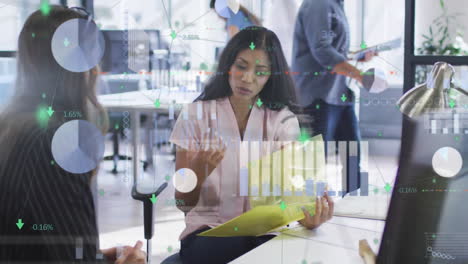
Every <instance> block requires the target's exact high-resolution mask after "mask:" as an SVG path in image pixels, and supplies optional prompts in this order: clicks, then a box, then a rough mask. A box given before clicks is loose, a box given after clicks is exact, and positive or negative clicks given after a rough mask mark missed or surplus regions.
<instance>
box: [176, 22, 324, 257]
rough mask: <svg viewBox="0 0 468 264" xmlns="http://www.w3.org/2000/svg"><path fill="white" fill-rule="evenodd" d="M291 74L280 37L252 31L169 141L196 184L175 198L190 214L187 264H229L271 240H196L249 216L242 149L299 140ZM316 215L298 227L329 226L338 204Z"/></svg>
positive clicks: (184, 239)
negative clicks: (251, 144)
mask: <svg viewBox="0 0 468 264" xmlns="http://www.w3.org/2000/svg"><path fill="white" fill-rule="evenodd" d="M286 71H289V70H288V66H287V63H286V60H285V58H284V55H283V53H282V49H281V44H280V42H279V40H278V38H277V37H276V35H275V34H274V33H273V32H272V31H270V30H267V29H265V28H261V27H248V28H246V29H244V30H242V31H240V32H239V33H238V34H237V35H235V36H234V37H233V38H232V39H231V40H230V41H229V43H228V44H227V46H226V48H225V49H224V51H223V53H222V55H221V58H220V61H219V66H218V71H217V72H216V73H215V74H214V76H213V78H212V79H211V80H210V82H209V83H208V84H207V85H206V87H205V90H204V92H203V93H202V94H201V96H200V97H199V98H198V99H197V100H196V101H195V102H194V103H192V104H190V105H188V106H187V107H186V108H185V109H184V110H183V111H185V113H182V114H181V115H180V117H179V119H178V120H177V123H176V125H175V128H174V131H173V134H172V136H171V142H173V143H174V144H176V145H177V146H178V148H177V153H176V170H179V169H182V168H189V169H191V170H193V171H194V172H195V174H196V176H197V184H196V186H195V188H194V189H193V190H190V191H189V192H180V191H178V190H176V194H175V197H176V199H178V200H182V201H184V205H183V206H182V205H181V206H179V209H181V210H182V211H184V213H185V214H186V217H185V222H186V228H185V230H184V231H183V232H182V234H181V235H180V240H181V251H180V255H181V258H182V260H183V262H184V263H227V262H229V261H231V260H233V259H235V258H237V257H239V256H241V255H243V254H244V253H246V252H248V251H250V250H251V249H253V248H255V247H257V246H259V245H260V244H262V243H264V242H266V241H268V240H269V239H271V238H272V237H273V236H272V235H266V236H260V237H228V238H218V237H200V236H197V234H198V233H200V232H203V231H205V230H208V229H210V228H213V227H216V226H218V225H220V224H223V223H225V222H226V221H228V220H230V219H232V218H234V217H236V216H239V215H241V214H242V213H244V212H246V211H248V210H249V209H250V204H249V199H248V196H240V195H239V192H238V186H239V182H238V178H239V170H240V166H239V155H240V154H241V155H242V153H240V146H239V145H240V142H241V141H243V142H245V141H277V142H281V141H295V140H297V138H298V136H299V122H298V119H297V118H296V117H294V118H288V117H290V116H291V115H293V113H292V112H291V111H290V110H289V108H290V107H291V106H292V104H294V102H295V99H296V98H295V95H294V84H293V82H292V80H291V78H290V77H289V75H287V74H284V73H285V72H286ZM176 189H177V188H176ZM316 208H317V211H316V212H315V214H314V216H313V217H312V216H310V214H309V212H307V211H304V216H305V218H304V219H303V220H301V221H300V223H301V224H303V225H304V226H306V227H307V228H310V229H312V228H315V227H318V226H319V225H320V224H322V223H323V222H325V221H327V220H328V219H330V218H331V216H332V214H333V202H332V200H331V199H330V198H329V197H328V196H327V195H325V196H324V197H323V198H321V199H320V200H317V206H316Z"/></svg>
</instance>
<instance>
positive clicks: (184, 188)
mask: <svg viewBox="0 0 468 264" xmlns="http://www.w3.org/2000/svg"><path fill="white" fill-rule="evenodd" d="M197 181H198V179H197V175H196V174H195V172H194V171H193V170H191V169H186V168H184V169H180V170H178V171H176V173H175V174H174V177H172V183H173V184H174V187H175V188H176V190H177V191H179V192H181V193H188V192H191V191H193V190H194V189H195V187H196V186H197Z"/></svg>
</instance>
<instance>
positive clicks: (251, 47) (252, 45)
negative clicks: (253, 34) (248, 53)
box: [249, 42, 255, 50]
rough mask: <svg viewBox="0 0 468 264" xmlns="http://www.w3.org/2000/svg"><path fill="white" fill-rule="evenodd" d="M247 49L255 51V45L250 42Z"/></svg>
mask: <svg viewBox="0 0 468 264" xmlns="http://www.w3.org/2000/svg"><path fill="white" fill-rule="evenodd" d="M249 47H250V49H251V50H254V49H255V44H254V43H253V42H250V46H249Z"/></svg>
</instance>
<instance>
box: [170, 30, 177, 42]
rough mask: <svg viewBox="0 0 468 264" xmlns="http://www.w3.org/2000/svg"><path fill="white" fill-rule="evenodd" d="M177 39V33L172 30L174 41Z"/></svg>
mask: <svg viewBox="0 0 468 264" xmlns="http://www.w3.org/2000/svg"><path fill="white" fill-rule="evenodd" d="M176 37H177V33H176V32H175V31H174V30H172V32H171V38H172V40H174V39H175V38H176Z"/></svg>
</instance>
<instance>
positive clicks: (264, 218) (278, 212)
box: [198, 202, 315, 237]
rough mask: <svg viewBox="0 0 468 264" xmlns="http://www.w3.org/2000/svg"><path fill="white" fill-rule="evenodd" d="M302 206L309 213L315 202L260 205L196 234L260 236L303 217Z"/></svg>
mask: <svg viewBox="0 0 468 264" xmlns="http://www.w3.org/2000/svg"><path fill="white" fill-rule="evenodd" d="M302 207H304V208H305V209H306V210H307V211H309V212H310V213H311V214H313V213H314V212H315V203H307V204H298V203H296V204H287V203H285V202H282V203H280V204H276V205H261V206H257V207H255V208H253V209H251V210H250V211H248V212H246V213H244V214H242V215H240V216H238V217H235V218H233V219H231V220H229V221H227V222H226V223H224V224H222V225H219V226H217V227H215V228H213V229H210V230H207V231H205V232H202V233H200V234H198V235H199V236H211V237H232V236H260V235H264V234H266V233H269V232H272V231H273V230H275V229H277V228H279V227H282V226H285V225H287V224H289V223H291V222H294V221H298V220H301V219H303V218H304V212H303V211H302Z"/></svg>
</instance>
